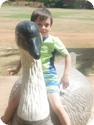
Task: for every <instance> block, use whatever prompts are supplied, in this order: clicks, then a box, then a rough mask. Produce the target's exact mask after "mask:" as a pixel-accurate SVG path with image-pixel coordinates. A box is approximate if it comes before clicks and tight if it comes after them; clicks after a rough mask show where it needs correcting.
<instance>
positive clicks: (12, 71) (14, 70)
mask: <svg viewBox="0 0 94 125" xmlns="http://www.w3.org/2000/svg"><path fill="white" fill-rule="evenodd" d="M20 68H21V60H19V61H18V64H17V67H16V68H14V69H8V73H9V75H15V74H17V73H18V72H19V70H20Z"/></svg>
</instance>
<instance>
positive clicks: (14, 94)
mask: <svg viewBox="0 0 94 125" xmlns="http://www.w3.org/2000/svg"><path fill="white" fill-rule="evenodd" d="M20 89H21V80H20V79H19V80H17V81H16V82H15V84H14V86H13V87H12V90H11V94H10V97H9V102H8V106H7V108H6V110H5V113H4V115H3V116H2V117H1V120H2V124H3V122H4V123H6V124H8V123H9V122H10V120H11V119H12V117H13V115H14V112H15V111H16V108H17V105H18V103H19V99H20Z"/></svg>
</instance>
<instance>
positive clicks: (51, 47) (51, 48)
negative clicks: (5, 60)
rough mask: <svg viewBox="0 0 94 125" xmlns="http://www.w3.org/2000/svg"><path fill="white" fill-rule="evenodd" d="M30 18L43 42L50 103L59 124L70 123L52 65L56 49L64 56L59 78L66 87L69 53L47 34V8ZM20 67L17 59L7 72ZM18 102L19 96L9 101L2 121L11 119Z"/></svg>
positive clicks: (49, 16)
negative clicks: (16, 64)
mask: <svg viewBox="0 0 94 125" xmlns="http://www.w3.org/2000/svg"><path fill="white" fill-rule="evenodd" d="M31 20H32V21H34V22H36V23H37V24H38V26H39V29H40V33H41V34H42V37H43V44H42V47H41V61H42V66H43V74H44V79H45V83H46V86H47V93H48V99H49V102H50V105H51V107H52V109H53V111H54V112H55V113H56V115H57V116H58V118H59V120H60V123H61V125H71V122H70V119H69V116H68V114H67V113H66V111H65V109H64V106H63V105H62V104H61V101H60V90H59V86H60V83H59V82H58V80H57V73H56V69H55V66H54V57H55V54H56V51H58V52H60V54H61V55H62V56H64V57H65V68H64V74H63V77H62V78H61V83H63V86H64V88H66V87H67V86H68V85H69V72H70V67H71V58H70V55H69V53H68V51H67V50H66V48H65V46H64V45H63V44H62V42H61V41H60V40H59V39H58V38H57V37H54V36H51V35H50V34H49V32H50V30H51V26H52V24H53V18H52V15H51V13H50V11H49V10H48V9H46V8H40V9H37V10H35V11H34V12H33V13H32V16H31ZM20 67H21V62H20V61H19V65H18V66H17V68H16V69H15V70H10V71H9V73H10V74H12V75H14V74H15V73H17V72H18V71H19V69H20ZM18 103H19V98H17V97H16V96H15V97H14V98H12V100H10V101H9V105H8V107H7V110H6V112H5V114H4V116H2V117H1V120H2V121H3V122H5V123H8V122H9V121H10V120H11V117H12V115H13V113H14V111H15V109H16V108H17V105H18ZM11 107H12V109H11ZM0 125H1V124H0Z"/></svg>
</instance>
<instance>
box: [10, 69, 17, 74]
mask: <svg viewBox="0 0 94 125" xmlns="http://www.w3.org/2000/svg"><path fill="white" fill-rule="evenodd" d="M17 73H18V70H17V69H8V74H9V75H15V74H17Z"/></svg>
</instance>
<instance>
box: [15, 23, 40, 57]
mask: <svg viewBox="0 0 94 125" xmlns="http://www.w3.org/2000/svg"><path fill="white" fill-rule="evenodd" d="M15 32H16V41H17V45H18V47H19V48H22V49H24V50H26V51H28V52H29V54H30V55H31V56H32V57H33V58H34V59H39V58H40V49H41V43H42V40H41V35H40V32H39V28H38V25H37V24H36V23H34V22H31V21H21V22H20V23H18V24H17V26H16V31H15Z"/></svg>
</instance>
